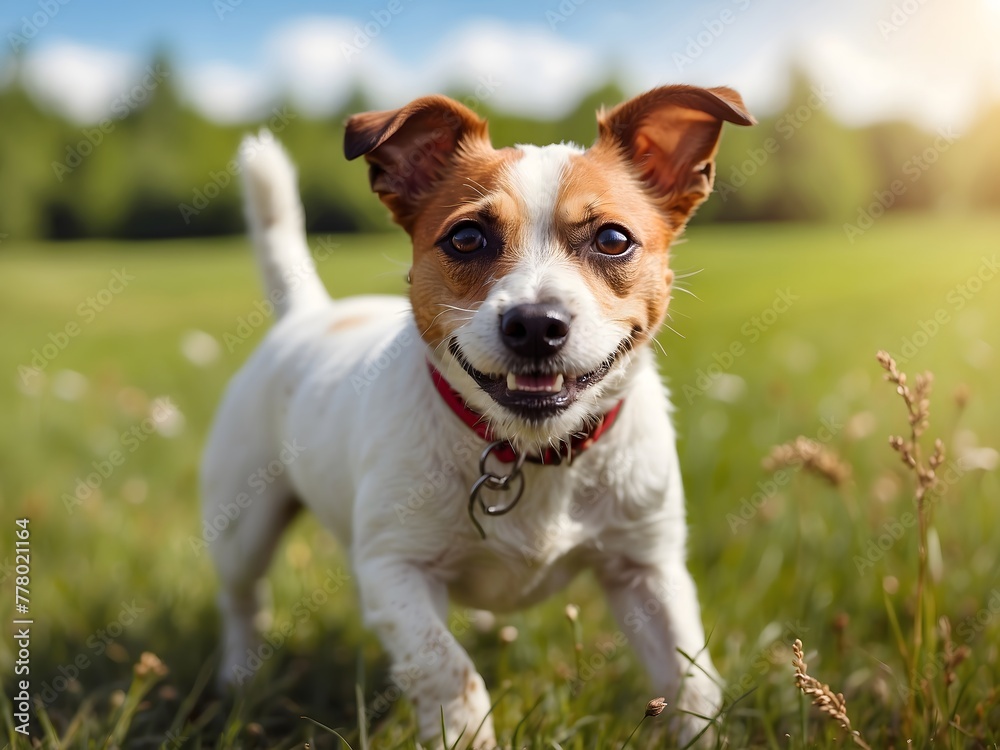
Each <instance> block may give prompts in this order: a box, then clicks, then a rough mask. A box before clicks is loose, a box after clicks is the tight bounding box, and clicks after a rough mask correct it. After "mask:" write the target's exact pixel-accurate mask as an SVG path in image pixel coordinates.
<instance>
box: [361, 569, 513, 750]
mask: <svg viewBox="0 0 1000 750" xmlns="http://www.w3.org/2000/svg"><path fill="white" fill-rule="evenodd" d="M357 572H358V577H359V583H360V588H361V601H362V606H363V608H364V615H365V622H366V624H367V625H368V626H369V627H371V628H373V629H374V630H375V631H376V632H377V633H378V635H379V638H380V639H381V641H382V644H383V645H384V646H385V648H386V650H388V652H389V655H390V656H391V658H392V679H393V681H394V682H395V683H396V684H397V685H398V686H399V687H400V688H401V689H402V690H403V691H404V692H405V693H406V694H407V696H408V697H409V699H410V701H411V702H412V703H413V707H414V709H415V712H416V714H417V721H418V723H419V731H420V737H421V739H422V740H423V741H424V742H425V743H427V742H429V743H430V745H431V746H435V745H436V746H438V747H440V746H441V745H442V744H444V745H445V746H447V747H449V748H451V747H459V748H466V747H471V748H476V749H477V750H479V749H480V748H484V749H485V748H493V747H495V746H496V740H495V736H494V732H493V720H492V717H491V716H490V714H489V711H490V699H489V694H488V693H487V692H486V684H485V683H484V682H483V678H482V677H481V676H480V675H479V673H478V672H477V671H476V668H475V665H474V664H473V663H472V660H471V659H470V658H469V655H468V654H467V653H466V652H465V650H464V649H463V648H462V647H461V645H459V643H458V641H457V640H456V639H455V637H454V636H453V635H452V634H451V632H450V631H449V630H448V626H447V624H446V618H447V612H448V594H447V590H446V587H445V585H444V584H443V583H441V582H440V581H437V580H434V579H433V578H432V577H431V576H430V575H428V574H427V573H426V572H424V571H422V570H420V568H419V567H418V566H417V565H415V564H413V563H410V562H406V561H402V560H395V559H390V558H379V559H375V560H365V561H361V562H360V563H359V564H358V565H357ZM442 711H443V713H444V731H445V736H444V738H442V737H441V729H442ZM459 737H461V741H460V742H458V744H457V745H456V741H457V740H458V739H459Z"/></svg>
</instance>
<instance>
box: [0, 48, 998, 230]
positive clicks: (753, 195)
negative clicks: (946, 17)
mask: <svg viewBox="0 0 1000 750" xmlns="http://www.w3.org/2000/svg"><path fill="white" fill-rule="evenodd" d="M163 70H165V68H164V63H163V61H162V60H161V61H158V62H154V64H153V65H151V66H150V67H149V68H148V69H147V72H146V74H145V75H144V79H143V81H142V82H140V83H139V84H137V86H136V88H134V89H132V90H131V91H130V92H128V93H127V94H126V95H124V96H123V97H120V98H119V99H118V100H116V101H115V102H114V104H113V105H112V111H111V113H110V114H109V116H108V117H107V118H106V119H105V120H102V121H101V122H100V123H97V124H94V125H88V126H83V127H81V126H80V125H78V124H74V123H71V122H69V121H67V120H65V119H63V118H61V117H59V116H57V115H55V114H53V113H51V112H49V111H46V110H45V109H43V108H41V107H39V106H38V105H37V104H36V103H35V102H34V101H33V100H32V99H31V97H30V96H29V95H28V94H27V93H26V92H25V90H24V88H23V87H22V86H21V85H20V83H19V82H18V77H17V76H16V75H15V76H14V77H13V83H12V84H10V85H8V86H7V87H6V88H5V89H3V90H0V233H4V234H8V235H11V236H13V237H37V238H51V239H71V238H80V237H119V238H156V237H179V236H196V235H211V234H228V233H234V232H241V231H243V219H242V215H241V203H240V201H241V197H240V190H239V187H238V185H236V183H237V182H238V181H239V180H238V175H237V174H236V170H235V169H234V166H235V163H234V162H233V161H232V160H233V158H234V155H235V152H236V148H237V145H238V143H239V141H240V138H241V137H242V136H243V134H245V133H246V132H248V131H250V130H251V129H253V128H252V127H251V126H248V125H239V126H233V125H219V124H217V123H214V122H212V121H210V120H208V119H206V118H205V117H203V116H201V115H200V114H199V113H197V112H196V111H195V110H193V109H191V108H190V107H188V106H186V105H185V104H184V103H183V101H182V100H181V98H180V97H179V96H178V94H177V92H176V91H175V89H174V86H173V85H172V79H171V78H170V76H169V73H163V72H162V71H163ZM453 95H455V96H456V98H458V99H459V100H462V101H465V102H467V103H469V104H472V105H475V106H474V108H475V109H476V110H477V111H478V112H480V114H482V115H484V116H486V117H488V118H489V119H490V131H491V133H492V135H493V139H494V143H495V144H496V145H497V146H504V145H511V144H514V143H517V142H531V143H549V142H559V141H563V140H567V141H569V140H572V141H575V142H577V143H580V144H589V143H591V142H592V141H593V139H594V136H595V133H596V125H595V120H594V111H595V110H596V109H598V108H599V107H600V106H601V105H602V104H607V105H609V106H610V105H613V104H615V103H617V102H619V101H621V100H622V99H623V98H625V97H624V95H623V93H622V92H621V91H620V90H619V89H618V88H617V87H616V86H615V85H613V84H609V85H606V86H604V87H601V88H600V89H598V90H596V91H594V92H593V93H592V94H590V95H589V96H587V97H586V98H585V99H584V100H583V101H581V102H580V103H579V105H578V106H577V107H576V108H575V109H574V110H573V111H572V112H570V113H569V114H568V115H566V116H565V117H563V118H562V119H560V120H556V121H537V120H532V119H528V118H525V117H519V116H513V115H509V114H504V113H501V112H496V111H493V110H492V109H491V108H490V107H489V105H488V101H487V102H485V103H482V104H478V103H477V101H476V100H475V99H474V98H473V97H471V96H464V95H463V94H462V93H461V92H456V93H454V94H453ZM831 96H832V94H830V93H828V92H824V91H822V90H821V89H819V88H816V87H814V86H812V84H810V83H809V81H807V80H806V79H805V78H804V77H803V76H798V77H797V78H796V80H795V83H794V85H793V87H792V95H791V97H790V100H789V103H788V105H787V107H786V109H785V111H783V112H782V113H780V114H778V115H776V116H772V117H768V118H763V119H761V121H760V124H759V125H758V126H757V127H755V128H736V127H727V128H726V133H725V136H724V138H723V140H722V148H721V151H720V154H719V159H718V173H717V178H716V196H715V198H714V199H713V200H711V201H709V202H708V203H707V204H706V205H705V206H704V207H703V209H702V210H701V212H700V213H699V216H698V217H697V219H696V221H706V220H714V221H720V220H721V221H775V220H776V221H782V220H795V221H826V222H836V223H841V224H845V225H847V224H858V225H861V224H863V222H864V221H865V216H866V215H867V216H868V217H869V218H872V217H874V218H877V216H879V215H881V214H882V213H883V212H885V211H898V210H919V211H952V212H971V211H981V210H990V211H998V210H1000V177H998V175H1000V107H996V108H994V109H993V110H992V111H989V112H985V113H983V114H982V115H981V116H980V118H979V119H978V121H977V122H976V124H975V125H974V126H973V127H972V128H970V129H969V130H968V131H967V132H965V133H963V134H962V135H961V137H958V136H956V134H954V133H948V132H940V133H930V132H925V131H922V130H920V129H918V128H917V127H915V126H913V125H910V124H907V123H903V122H885V123H880V124H877V125H873V126H871V127H867V128H863V129H849V128H846V127H844V126H843V125H841V124H839V123H838V122H837V121H836V120H834V119H833V118H832V117H831V116H830V114H829V112H828V109H827V106H826V105H827V102H828V100H829V99H830V97H831ZM371 108H372V107H371V105H370V104H369V103H368V102H367V101H366V100H365V97H364V94H363V92H360V91H359V92H356V93H355V94H354V96H352V97H351V99H350V100H349V101H348V102H347V103H346V104H345V106H344V107H343V108H342V111H341V112H338V113H336V114H335V115H333V116H331V117H329V118H326V119H322V120H310V119H307V118H305V117H302V116H299V115H298V114H297V113H296V112H295V111H294V110H292V109H291V108H290V107H288V106H286V105H284V104H280V103H279V104H276V105H275V106H274V107H273V108H272V109H271V111H270V112H269V113H268V114H267V115H266V116H265V117H264V119H263V121H262V123H261V124H263V125H267V126H269V127H271V129H272V130H274V131H275V132H276V134H277V136H278V137H279V138H280V139H281V140H282V141H283V142H284V143H285V145H286V147H287V148H288V150H289V151H290V152H291V154H292V156H293V158H294V159H295V161H296V162H297V164H298V167H299V173H300V182H301V190H302V199H303V203H304V204H305V208H306V216H307V221H308V225H309V226H308V228H309V230H310V231H314V232H350V231H360V230H381V229H385V228H387V227H388V226H389V222H388V220H387V216H386V212H385V211H384V209H383V208H382V207H381V204H380V203H379V202H378V201H376V200H374V199H373V198H372V197H371V195H370V193H369V192H368V190H367V179H366V176H365V172H366V170H365V165H364V164H363V163H362V160H358V161H355V162H351V163H348V162H346V161H345V160H344V157H343V152H342V142H343V121H344V119H345V118H346V116H347V115H348V114H350V113H352V112H358V111H363V110H365V109H371ZM253 127H256V125H254V126H253Z"/></svg>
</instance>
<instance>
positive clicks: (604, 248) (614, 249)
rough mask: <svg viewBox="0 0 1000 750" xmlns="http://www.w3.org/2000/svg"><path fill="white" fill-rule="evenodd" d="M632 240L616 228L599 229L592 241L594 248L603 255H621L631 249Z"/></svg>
mask: <svg viewBox="0 0 1000 750" xmlns="http://www.w3.org/2000/svg"><path fill="white" fill-rule="evenodd" d="M632 244H633V243H632V240H631V239H629V236H628V235H627V234H625V232H624V231H622V230H621V229H619V228H618V227H611V226H605V227H601V229H600V230H598V232H597V237H596V238H595V239H594V246H595V247H596V248H597V249H598V250H599V251H600V252H602V253H604V254H605V255H621V254H623V253H625V252H627V251H628V250H629V248H631V247H632Z"/></svg>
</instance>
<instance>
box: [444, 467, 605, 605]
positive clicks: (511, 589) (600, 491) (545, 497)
mask: <svg viewBox="0 0 1000 750" xmlns="http://www.w3.org/2000/svg"><path fill="white" fill-rule="evenodd" d="M615 473H616V472H615ZM527 481H528V482H529V489H528V490H527V491H526V492H525V495H524V497H523V498H522V499H521V500H520V502H519V503H518V504H517V506H516V507H515V508H514V509H513V510H511V511H510V513H508V514H506V515H504V516H500V517H490V516H485V517H484V516H483V515H482V514H481V511H479V510H478V509H477V513H478V516H477V517H478V518H479V521H480V523H481V524H482V526H483V529H484V531H485V532H486V535H487V536H486V539H480V538H479V536H478V534H477V533H473V534H465V535H462V537H461V540H460V541H458V542H457V543H455V544H453V545H451V546H450V547H449V549H448V551H447V552H446V553H445V554H443V555H442V556H441V558H440V559H439V560H438V561H437V563H436V567H437V569H438V572H439V573H440V574H441V575H442V577H443V578H444V579H445V580H447V581H448V584H449V590H450V592H451V595H452V597H453V598H454V599H455V600H456V601H458V602H460V603H462V604H465V605H467V606H473V607H479V608H482V609H490V610H497V611H503V610H510V609H516V608H520V607H524V606H527V605H530V604H532V603H534V602H537V601H540V600H542V599H544V598H545V597H547V596H548V595H550V594H551V593H553V592H555V591H557V590H559V589H561V588H563V587H565V586H566V584H568V583H569V581H570V580H571V579H572V578H573V577H574V576H575V575H576V574H577V573H579V572H580V571H581V570H582V569H584V568H585V567H587V566H588V564H589V563H590V561H591V560H592V558H593V557H594V555H596V554H598V553H599V552H600V547H601V541H600V540H601V534H602V532H603V531H604V529H605V528H606V527H607V526H608V525H609V524H614V523H615V521H616V518H617V517H618V515H619V513H620V508H621V502H620V500H621V496H620V493H621V486H620V482H619V481H618V477H617V476H614V473H608V472H603V473H601V474H586V475H584V476H580V475H575V474H574V473H573V472H572V471H570V472H561V471H559V470H558V469H551V468H535V469H534V470H533V471H530V472H529V473H528V476H527ZM469 528H470V529H471V528H472V525H471V521H470V522H469Z"/></svg>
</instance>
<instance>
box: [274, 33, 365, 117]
mask: <svg viewBox="0 0 1000 750" xmlns="http://www.w3.org/2000/svg"><path fill="white" fill-rule="evenodd" d="M355 28H356V25H355V24H354V23H352V22H351V21H350V20H349V19H346V18H336V17H305V18H300V19H297V20H295V21H292V22H291V23H289V24H287V25H285V26H283V27H281V28H280V29H279V30H278V31H277V33H275V34H274V35H273V36H272V37H271V38H270V39H269V40H268V42H267V43H266V47H267V50H266V59H267V64H268V67H269V68H271V70H272V71H274V73H275V83H276V84H277V85H278V86H280V87H281V88H282V90H283V91H286V92H287V93H288V95H289V96H290V98H291V100H292V103H293V104H294V105H295V106H296V107H297V108H299V109H301V110H302V111H303V112H304V113H306V114H307V115H311V116H319V115H325V114H329V113H330V112H331V111H333V110H335V109H336V108H337V106H338V105H340V104H342V103H343V102H344V101H345V100H346V98H347V97H348V96H349V95H350V92H351V88H352V86H353V85H354V81H355V76H356V75H357V70H356V68H355V66H354V65H353V64H352V62H351V60H350V59H348V54H345V45H347V46H349V45H352V44H353V43H352V35H353V34H354V32H355ZM366 56H367V53H366V51H365V50H363V51H362V52H361V53H359V54H358V55H357V57H358V58H360V59H364V58H365V57H366Z"/></svg>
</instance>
